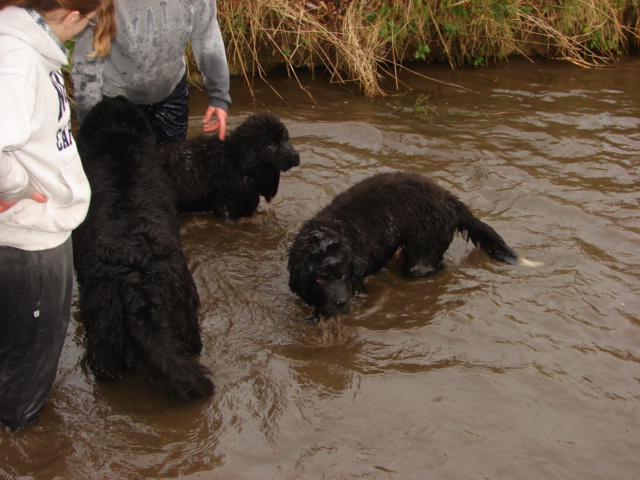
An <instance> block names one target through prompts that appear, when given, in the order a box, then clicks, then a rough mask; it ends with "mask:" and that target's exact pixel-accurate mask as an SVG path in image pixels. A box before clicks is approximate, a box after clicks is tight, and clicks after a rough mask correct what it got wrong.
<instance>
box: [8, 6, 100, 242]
mask: <svg viewBox="0 0 640 480" xmlns="http://www.w3.org/2000/svg"><path fill="white" fill-rule="evenodd" d="M66 63H67V52H66V49H64V47H62V46H61V44H60V43H59V42H58V41H57V40H56V38H54V36H53V34H52V32H51V31H50V30H49V31H47V29H46V28H45V26H43V25H41V24H40V23H38V22H37V21H36V19H34V17H33V16H32V15H31V14H30V13H29V12H28V11H27V10H25V9H23V8H20V7H7V8H4V9H3V10H0V105H2V110H1V111H0V150H1V152H0V199H2V200H20V201H19V202H18V203H16V204H15V205H14V206H13V207H11V208H9V209H8V210H6V211H4V212H1V213H0V245H6V246H10V247H15V248H20V249H23V250H45V249H49V248H54V247H57V246H59V245H61V244H62V243H64V242H65V241H66V240H67V239H68V238H69V235H70V234H71V231H72V230H73V229H74V228H76V227H77V226H78V225H79V224H80V223H81V222H82V221H83V220H84V218H85V215H86V214H87V209H88V207H89V198H90V188H89V182H88V181H87V177H86V176H85V174H84V171H83V169H82V163H81V162H80V157H79V155H78V151H77V149H76V144H75V140H74V139H73V137H72V135H71V121H70V108H69V103H68V102H67V98H66V95H65V88H64V80H63V77H62V73H61V71H60V68H61V67H62V65H65V64H66ZM34 191H37V192H39V193H41V194H43V195H44V196H45V197H47V202H46V203H38V202H36V201H34V200H31V199H30V198H29V197H30V196H31V195H32V194H33V192H34Z"/></svg>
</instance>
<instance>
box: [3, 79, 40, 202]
mask: <svg viewBox="0 0 640 480" xmlns="http://www.w3.org/2000/svg"><path fill="white" fill-rule="evenodd" d="M34 97H35V93H34V92H33V88H32V87H31V86H30V85H29V83H28V82H27V80H26V79H25V78H23V77H21V76H16V75H2V77H1V80H0V105H2V109H3V111H4V112H5V114H4V115H0V199H2V200H6V201H16V200H21V199H23V198H28V197H29V196H30V195H31V194H32V193H33V192H34V191H35V190H34V188H33V186H32V185H31V183H30V179H29V174H28V173H27V171H26V170H25V168H24V167H23V166H22V164H21V163H20V162H19V161H18V160H16V158H15V157H14V156H13V155H12V154H11V151H12V150H18V149H20V148H21V147H22V146H23V145H24V144H25V143H27V141H28V140H29V138H30V137H31V111H32V108H33V103H34ZM29 105H31V109H30V107H29Z"/></svg>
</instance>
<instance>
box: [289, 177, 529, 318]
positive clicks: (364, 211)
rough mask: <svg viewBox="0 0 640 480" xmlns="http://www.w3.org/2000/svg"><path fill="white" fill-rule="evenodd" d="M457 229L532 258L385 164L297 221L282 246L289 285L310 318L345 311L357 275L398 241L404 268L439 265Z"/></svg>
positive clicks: (454, 201)
mask: <svg viewBox="0 0 640 480" xmlns="http://www.w3.org/2000/svg"><path fill="white" fill-rule="evenodd" d="M456 231H457V232H460V233H461V234H462V235H463V237H464V238H465V239H467V240H471V241H472V242H473V244H474V245H476V246H477V247H479V248H481V249H482V250H483V251H485V252H486V253H487V254H488V255H490V256H491V257H492V258H494V259H496V260H499V261H502V262H507V263H512V264H520V265H530V266H536V265H538V264H536V263H535V262H530V261H528V260H526V259H523V258H521V257H518V255H517V254H516V252H515V251H514V250H513V249H512V248H511V247H509V246H508V245H507V244H506V243H505V241H504V240H503V239H502V237H501V236H500V235H499V234H498V233H497V232H496V231H495V230H494V229H493V228H492V227H490V226H489V225H487V224H486V223H484V222H482V221H480V220H479V219H477V218H476V217H475V216H474V215H473V214H472V213H471V211H470V210H469V208H468V207H467V206H466V205H465V204H464V203H462V202H461V201H460V200H458V198H456V197H455V196H454V195H453V194H451V193H450V192H448V191H447V190H445V189H444V188H442V187H440V186H438V185H437V184H436V183H434V182H433V181H432V180H430V179H429V178H427V177H425V176H423V175H419V174H414V173H405V172H391V173H380V174H377V175H374V176H372V177H370V178H368V179H365V180H364V181H362V182H360V183H357V184H355V185H353V186H352V187H351V188H349V189H348V190H346V191H345V192H343V193H341V194H339V195H337V196H336V197H335V198H334V200H333V201H332V202H331V203H330V204H329V205H327V206H326V207H324V208H323V209H322V210H321V211H320V212H319V213H318V214H317V215H315V216H314V217H313V218H311V219H310V220H308V221H307V222H306V223H305V224H304V225H303V226H302V228H301V229H300V231H299V233H298V234H297V236H296V237H295V239H294V241H293V244H292V245H291V248H290V250H289V264H288V269H289V275H290V277H289V286H290V287H291V289H292V290H293V292H294V293H296V294H297V295H299V296H300V297H301V298H302V300H304V301H305V302H306V303H307V304H309V305H311V306H313V307H314V308H315V311H314V314H315V315H316V318H317V317H320V316H323V317H329V316H332V315H336V314H339V313H344V312H346V311H348V310H349V307H350V303H351V298H352V297H353V296H354V295H355V294H356V293H357V292H358V291H360V290H361V288H362V285H363V282H364V279H365V278H366V277H367V276H368V275H371V274H373V273H376V272H378V271H379V270H380V269H381V268H382V267H383V266H384V265H385V264H386V263H387V261H388V260H389V259H390V258H391V257H392V256H393V255H394V254H395V253H396V251H397V250H398V249H401V251H402V254H403V256H404V266H403V270H402V273H403V275H405V276H407V277H423V276H426V275H429V274H431V273H434V272H436V271H437V270H439V269H440V268H441V267H442V262H443V257H444V253H445V251H446V250H447V248H449V245H450V244H451V242H452V241H453V238H454V235H455V233H456Z"/></svg>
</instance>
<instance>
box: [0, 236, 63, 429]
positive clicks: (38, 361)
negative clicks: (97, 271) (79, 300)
mask: <svg viewBox="0 0 640 480" xmlns="http://www.w3.org/2000/svg"><path fill="white" fill-rule="evenodd" d="M72 291H73V253H72V248H71V238H69V240H67V241H66V242H65V243H63V244H62V245H60V246H59V247H56V248H52V249H49V250H40V251H26V250H20V249H17V248H12V247H6V246H0V423H3V424H4V425H6V426H7V427H9V429H11V430H14V431H16V430H20V429H22V428H25V427H27V426H29V425H30V424H32V423H33V422H35V421H36V418H37V415H38V413H39V412H40V410H41V409H42V407H43V405H44V403H45V400H46V398H47V395H48V394H49V391H50V390H51V386H52V385H53V381H54V379H55V376H56V370H57V369H58V361H59V359H60V352H61V351H62V345H63V344H64V339H65V334H66V332H67V325H68V323H69V317H70V316H71V294H72Z"/></svg>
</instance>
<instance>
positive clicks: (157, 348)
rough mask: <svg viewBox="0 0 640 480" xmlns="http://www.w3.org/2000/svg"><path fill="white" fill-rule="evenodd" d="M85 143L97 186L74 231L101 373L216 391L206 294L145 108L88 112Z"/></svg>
mask: <svg viewBox="0 0 640 480" xmlns="http://www.w3.org/2000/svg"><path fill="white" fill-rule="evenodd" d="M77 141H78V149H79V152H80V155H81V158H82V160H83V165H84V167H85V171H86V174H87V177H88V178H89V182H90V184H91V187H92V200H91V205H90V208H89V212H88V215H87V218H86V220H85V221H84V222H83V223H82V225H80V227H78V229H77V230H76V231H75V232H74V234H73V235H74V255H75V261H76V269H77V272H78V282H79V284H80V313H81V317H82V320H83V323H84V324H85V327H86V336H87V353H88V358H87V361H88V364H89V366H90V368H91V369H92V371H94V373H95V374H96V375H97V376H98V377H101V378H122V377H123V376H125V375H127V374H128V373H129V372H130V371H131V370H139V371H141V373H142V374H143V375H145V376H146V378H147V380H148V381H149V383H150V384H152V386H153V387H154V388H156V389H158V390H160V391H163V392H164V393H166V394H167V395H169V396H172V397H176V398H179V399H182V400H191V399H195V398H198V397H203V396H208V395H210V394H211V393H213V385H212V384H211V381H210V380H209V379H208V378H207V376H206V375H207V373H208V371H207V369H206V368H204V367H203V366H201V365H199V364H197V363H196V362H194V361H193V360H192V359H191V358H190V356H192V355H194V354H197V353H199V351H200V349H201V340H200V334H199V328H198V319H197V308H198V293H197V290H196V287H195V283H194V282H193V278H192V277H191V274H190V272H189V270H188V267H187V263H186V259H185V257H184V254H183V252H182V249H181V245H180V237H179V225H178V220H177V213H176V210H175V205H174V201H173V198H172V196H171V194H169V193H168V192H167V190H168V188H167V184H166V178H165V177H164V173H163V171H162V169H161V168H160V166H159V165H158V164H157V161H156V160H157V159H156V158H155V156H154V152H155V139H154V137H153V133H152V131H151V128H150V127H149V125H148V123H147V120H146V118H145V117H144V114H143V113H142V112H141V111H140V110H139V109H138V108H137V107H136V106H135V105H133V104H132V103H130V102H129V101H127V100H125V99H124V98H114V99H108V100H104V101H103V102H101V103H100V104H98V105H97V106H96V107H95V108H94V109H93V110H92V111H91V112H90V113H89V114H88V115H87V118H86V120H85V122H84V123H83V125H82V127H81V129H80V132H79V135H78V140H77Z"/></svg>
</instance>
